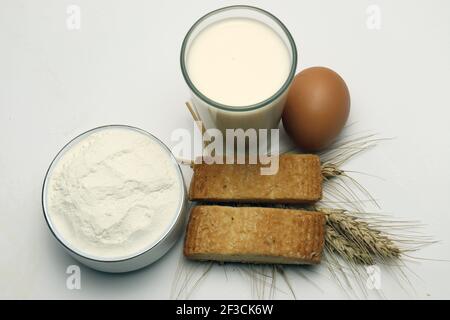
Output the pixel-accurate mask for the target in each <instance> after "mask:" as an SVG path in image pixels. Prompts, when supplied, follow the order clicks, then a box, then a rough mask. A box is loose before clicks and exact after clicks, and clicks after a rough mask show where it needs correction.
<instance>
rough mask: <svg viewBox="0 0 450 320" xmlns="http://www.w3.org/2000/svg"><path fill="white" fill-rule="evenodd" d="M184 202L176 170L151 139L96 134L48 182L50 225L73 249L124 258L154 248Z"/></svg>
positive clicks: (129, 133)
mask: <svg viewBox="0 0 450 320" xmlns="http://www.w3.org/2000/svg"><path fill="white" fill-rule="evenodd" d="M181 198H182V187H181V182H180V179H179V177H178V173H177V169H176V166H175V165H174V164H173V162H172V161H171V158H170V156H169V155H168V154H167V152H166V151H165V150H164V149H163V148H162V147H161V146H160V145H159V144H158V143H157V142H155V141H153V140H152V139H151V138H149V137H148V136H146V135H144V134H142V133H140V132H138V131H135V130H132V129H124V128H117V127H116V128H107V129H102V130H100V131H96V132H94V133H92V134H90V135H88V136H87V137H85V138H83V139H82V140H81V141H79V142H78V143H77V144H75V145H73V146H72V148H70V149H69V150H68V151H67V152H66V153H65V154H64V155H63V156H62V157H61V158H60V159H59V162H58V163H57V164H56V166H55V167H54V170H53V171H52V173H51V176H50V177H49V181H48V194H47V207H48V214H49V216H50V220H51V221H52V223H53V225H54V226H55V227H56V229H57V231H58V233H59V234H60V235H61V236H62V238H63V239H64V240H65V242H66V243H67V244H68V245H69V246H70V247H72V248H75V249H78V250H80V251H82V252H83V253H85V254H88V255H90V256H93V257H97V258H109V259H119V258H121V257H126V256H130V255H133V254H136V253H138V252H140V251H142V250H143V249H145V248H147V247H149V246H150V245H152V244H154V243H155V242H156V241H157V240H158V239H160V237H161V236H162V235H163V234H164V233H165V232H166V231H167V230H168V228H169V227H170V225H171V223H172V222H173V220H174V218H175V215H176V213H177V208H178V206H179V204H180V201H181Z"/></svg>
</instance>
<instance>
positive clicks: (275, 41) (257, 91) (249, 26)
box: [186, 18, 292, 107]
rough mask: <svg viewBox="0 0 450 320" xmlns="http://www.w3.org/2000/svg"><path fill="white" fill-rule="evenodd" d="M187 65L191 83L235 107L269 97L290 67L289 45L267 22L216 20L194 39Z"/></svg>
mask: <svg viewBox="0 0 450 320" xmlns="http://www.w3.org/2000/svg"><path fill="white" fill-rule="evenodd" d="M186 62H187V69H188V73H189V77H190V79H191V81H192V82H193V84H194V86H195V87H196V88H197V89H198V90H199V91H200V92H201V93H202V94H203V95H205V96H206V97H208V98H209V99H211V100H213V101H215V102H218V103H221V104H224V105H227V106H233V107H240V106H249V105H253V104H256V103H259V102H262V101H264V100H266V99H268V98H270V97H271V96H273V95H274V94H275V93H276V92H277V91H278V90H279V89H280V88H281V87H282V86H283V84H284V83H285V82H286V80H287V78H288V75H289V71H290V68H291V63H292V61H291V56H290V52H289V50H288V47H287V46H286V44H285V43H284V42H283V40H282V39H281V38H280V36H279V35H278V34H277V33H276V32H275V31H274V30H273V29H272V28H270V27H269V26H268V25H266V24H264V23H262V22H259V21H257V20H254V19H250V18H229V19H224V20H221V21H218V22H215V23H213V24H211V25H209V26H208V27H206V28H205V29H204V30H202V31H201V32H200V33H199V34H198V35H197V36H196V38H195V39H194V40H193V42H192V44H191V46H190V48H189V51H188V54H187V59H186Z"/></svg>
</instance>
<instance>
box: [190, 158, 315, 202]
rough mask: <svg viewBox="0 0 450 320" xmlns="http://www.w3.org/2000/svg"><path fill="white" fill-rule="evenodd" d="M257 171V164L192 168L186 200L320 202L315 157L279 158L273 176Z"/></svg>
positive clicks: (197, 165)
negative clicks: (192, 172)
mask: <svg viewBox="0 0 450 320" xmlns="http://www.w3.org/2000/svg"><path fill="white" fill-rule="evenodd" d="M260 168H261V165H260V164H196V165H194V166H193V169H194V174H193V176H192V180H191V185H190V189H189V198H190V199H191V200H194V201H198V200H201V201H210V202H255V203H312V202H316V201H319V200H320V199H321V198H322V172H321V165H320V159H319V157H318V156H317V155H312V154H310V155H305V154H289V155H281V156H280V157H279V169H278V172H277V173H276V174H274V175H261V172H260Z"/></svg>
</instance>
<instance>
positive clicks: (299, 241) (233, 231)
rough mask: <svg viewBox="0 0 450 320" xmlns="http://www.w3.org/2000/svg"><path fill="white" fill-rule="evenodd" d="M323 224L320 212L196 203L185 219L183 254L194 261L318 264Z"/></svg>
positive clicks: (321, 245)
mask: <svg viewBox="0 0 450 320" xmlns="http://www.w3.org/2000/svg"><path fill="white" fill-rule="evenodd" d="M324 224H325V217H324V215H323V214H322V213H319V212H311V211H303V210H293V209H278V208H259V207H227V206H196V207H194V208H193V209H192V212H191V216H190V219H189V224H188V228H187V232H186V239H185V243H184V255H185V256H186V257H187V258H190V259H194V260H216V261H230V262H251V263H279V264H317V263H320V259H321V255H322V249H323V245H324Z"/></svg>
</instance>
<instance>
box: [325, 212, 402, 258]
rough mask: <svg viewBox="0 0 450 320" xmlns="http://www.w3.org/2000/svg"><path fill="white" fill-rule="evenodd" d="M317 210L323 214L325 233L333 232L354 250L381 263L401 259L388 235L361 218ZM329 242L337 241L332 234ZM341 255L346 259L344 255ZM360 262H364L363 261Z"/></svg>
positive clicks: (399, 252) (398, 250)
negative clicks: (324, 217)
mask: <svg viewBox="0 0 450 320" xmlns="http://www.w3.org/2000/svg"><path fill="white" fill-rule="evenodd" d="M318 210H319V211H321V212H323V213H325V216H326V223H327V226H328V228H327V231H329V230H333V231H334V232H335V233H336V234H337V235H339V236H340V237H341V238H342V239H344V240H345V241H347V242H348V244H349V245H350V246H352V247H353V248H354V249H355V250H360V251H362V252H365V253H368V254H369V255H371V256H372V257H373V258H374V259H376V258H377V259H380V260H382V261H387V260H392V259H398V258H400V257H401V255H402V250H401V249H400V248H399V247H398V246H397V245H396V244H395V243H394V241H393V240H392V239H390V238H389V237H388V235H386V234H384V233H382V232H381V231H379V230H377V229H374V228H373V227H371V226H370V225H369V223H367V222H366V221H364V220H362V219H361V218H357V217H355V216H353V215H351V214H349V213H347V212H346V211H345V210H341V209H326V208H319V209H318ZM330 240H334V241H337V239H336V235H335V234H334V233H333V235H332V236H330ZM330 245H332V244H330ZM344 253H345V252H344ZM341 255H342V256H343V257H344V258H347V257H346V255H345V254H341ZM349 257H350V258H351V259H350V260H354V259H353V256H349ZM360 260H363V261H364V259H360Z"/></svg>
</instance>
